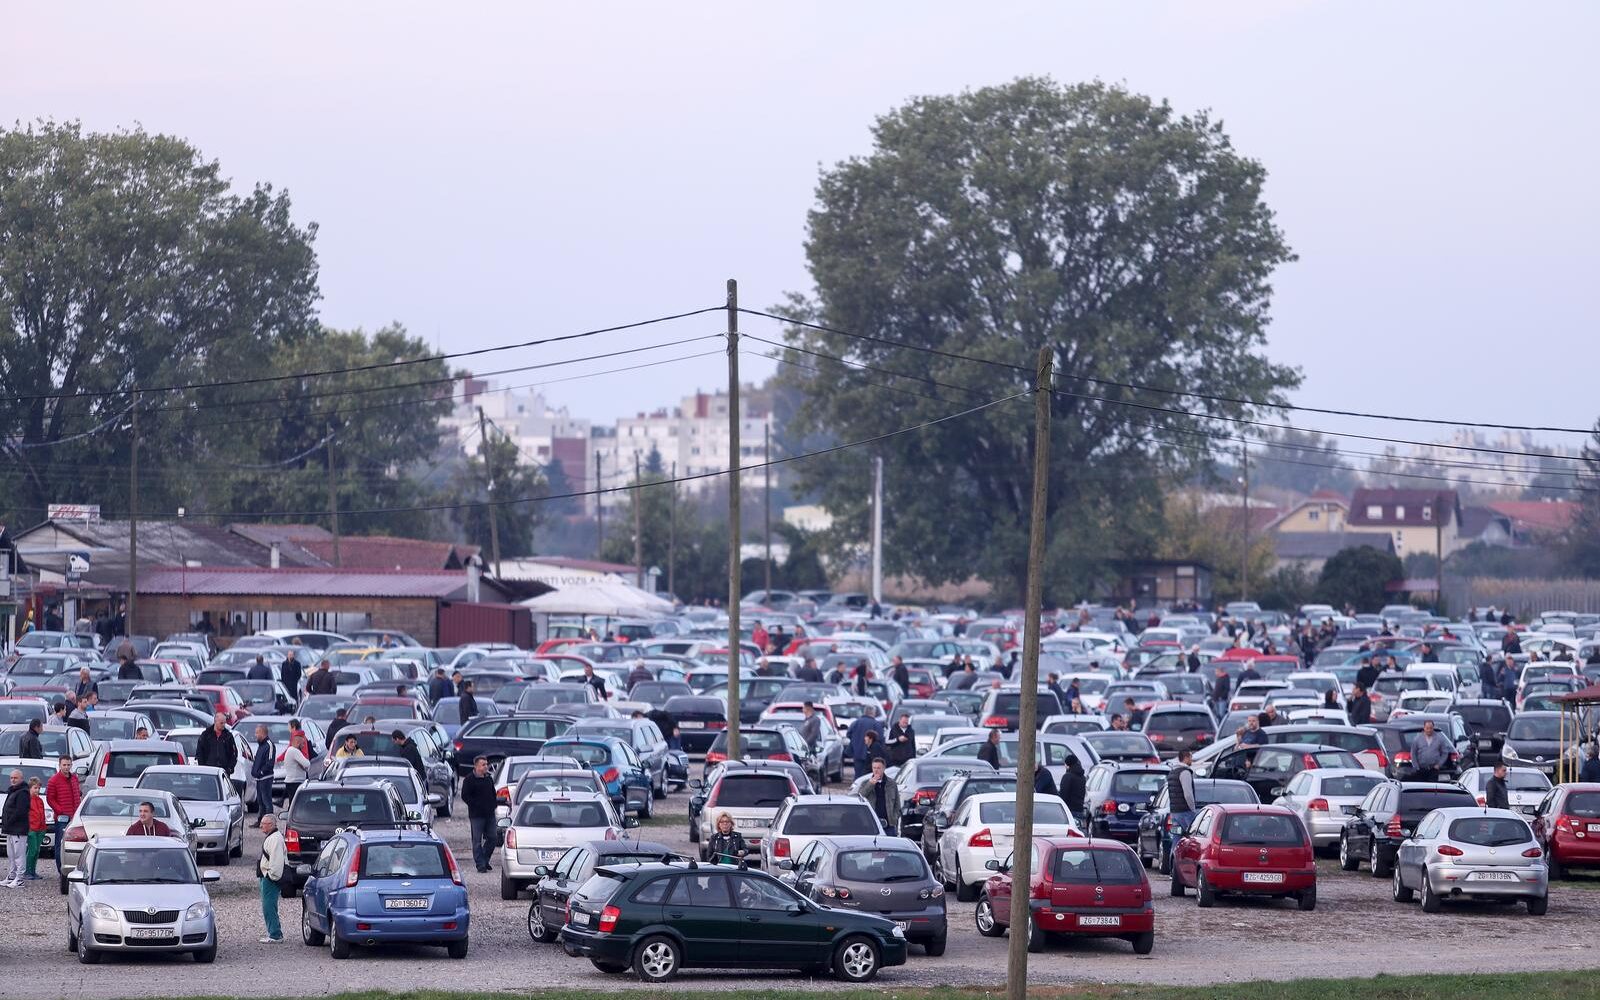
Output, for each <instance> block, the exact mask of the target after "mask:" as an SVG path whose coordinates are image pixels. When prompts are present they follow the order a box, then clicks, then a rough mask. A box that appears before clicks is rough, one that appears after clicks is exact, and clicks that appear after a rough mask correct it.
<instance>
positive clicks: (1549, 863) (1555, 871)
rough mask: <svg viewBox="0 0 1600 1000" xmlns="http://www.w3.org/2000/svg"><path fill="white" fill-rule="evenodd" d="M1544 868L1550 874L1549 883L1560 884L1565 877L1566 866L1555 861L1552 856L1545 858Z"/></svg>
mask: <svg viewBox="0 0 1600 1000" xmlns="http://www.w3.org/2000/svg"><path fill="white" fill-rule="evenodd" d="M1544 866H1545V869H1546V870H1547V871H1548V872H1549V873H1550V881H1552V882H1560V881H1561V880H1562V879H1564V878H1566V877H1567V866H1566V865H1564V864H1562V863H1561V862H1560V861H1557V860H1556V858H1555V855H1553V854H1552V855H1547V856H1546V857H1545V862H1544Z"/></svg>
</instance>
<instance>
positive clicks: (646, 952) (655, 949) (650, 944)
mask: <svg viewBox="0 0 1600 1000" xmlns="http://www.w3.org/2000/svg"><path fill="white" fill-rule="evenodd" d="M682 963H683V957H682V955H680V954H679V953H678V945H677V942H675V941H673V940H672V939H671V938H669V937H667V936H666V935H664V934H658V935H656V936H655V937H648V938H645V939H644V940H643V941H641V942H639V947H638V948H636V949H634V952H633V974H634V975H636V976H638V977H639V978H640V979H641V980H642V981H644V982H647V983H664V982H667V981H668V980H670V979H672V978H673V977H674V976H676V975H677V974H678V969H679V967H680V966H681V965H682Z"/></svg>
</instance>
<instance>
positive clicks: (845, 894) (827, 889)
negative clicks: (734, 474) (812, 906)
mask: <svg viewBox="0 0 1600 1000" xmlns="http://www.w3.org/2000/svg"><path fill="white" fill-rule="evenodd" d="M821 892H822V894H823V895H824V896H826V897H828V898H829V899H833V898H834V897H835V896H837V897H838V898H840V899H849V898H850V890H849V889H846V888H845V887H844V886H842V885H841V886H831V885H825V886H822V887H821Z"/></svg>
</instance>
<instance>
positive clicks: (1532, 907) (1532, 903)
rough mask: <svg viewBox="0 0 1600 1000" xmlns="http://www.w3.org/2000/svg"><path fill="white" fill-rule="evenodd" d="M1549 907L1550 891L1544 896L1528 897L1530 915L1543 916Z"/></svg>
mask: <svg viewBox="0 0 1600 1000" xmlns="http://www.w3.org/2000/svg"><path fill="white" fill-rule="evenodd" d="M1549 909H1550V894H1549V893H1545V894H1544V895H1543V896H1529V897H1528V915H1529V916H1533V917H1542V916H1544V915H1545V911H1547V910H1549Z"/></svg>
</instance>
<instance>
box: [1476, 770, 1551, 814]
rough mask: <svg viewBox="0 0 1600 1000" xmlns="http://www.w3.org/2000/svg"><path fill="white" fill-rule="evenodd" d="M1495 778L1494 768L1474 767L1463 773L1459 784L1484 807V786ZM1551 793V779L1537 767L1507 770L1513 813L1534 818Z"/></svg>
mask: <svg viewBox="0 0 1600 1000" xmlns="http://www.w3.org/2000/svg"><path fill="white" fill-rule="evenodd" d="M1493 776H1494V768H1492V767H1473V768H1468V769H1467V770H1465V771H1463V772H1461V778H1460V779H1459V783H1460V785H1461V787H1462V788H1465V789H1466V790H1467V791H1469V792H1471V793H1472V794H1473V795H1474V796H1476V797H1477V799H1478V805H1480V806H1481V805H1484V804H1485V802H1486V796H1485V795H1484V786H1485V785H1487V784H1488V783H1489V779H1490V778H1492V777H1493ZM1549 793H1550V779H1549V778H1547V777H1545V774H1544V772H1543V771H1541V770H1539V769H1538V768H1535V767H1508V768H1506V797H1507V798H1508V799H1510V800H1511V811H1512V812H1519V813H1522V814H1523V815H1524V816H1532V815H1533V814H1534V812H1535V811H1536V810H1537V809H1538V808H1539V803H1540V802H1542V801H1544V797H1545V796H1546V795H1548V794H1549Z"/></svg>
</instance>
